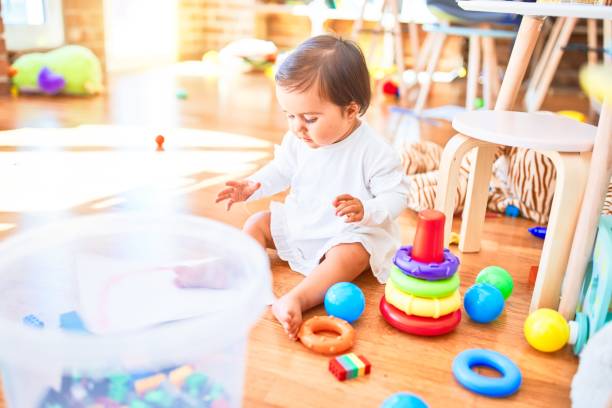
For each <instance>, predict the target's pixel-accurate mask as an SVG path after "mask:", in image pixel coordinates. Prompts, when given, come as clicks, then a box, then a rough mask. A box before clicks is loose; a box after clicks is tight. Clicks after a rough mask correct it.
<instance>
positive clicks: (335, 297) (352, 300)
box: [324, 282, 365, 323]
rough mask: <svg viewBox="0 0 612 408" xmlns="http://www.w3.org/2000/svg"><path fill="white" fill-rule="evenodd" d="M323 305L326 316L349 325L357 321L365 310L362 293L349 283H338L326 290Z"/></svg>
mask: <svg viewBox="0 0 612 408" xmlns="http://www.w3.org/2000/svg"><path fill="white" fill-rule="evenodd" d="M324 303H325V310H326V311H327V314H329V315H330V316H335V317H339V318H340V319H344V320H346V321H347V322H349V323H353V322H354V321H355V320H357V319H359V316H361V314H362V313H363V310H364V309H365V297H364V296H363V292H362V291H361V289H359V287H358V286H357V285H354V284H352V283H350V282H339V283H336V284H335V285H332V286H331V287H330V288H329V289H327V293H325V302H324Z"/></svg>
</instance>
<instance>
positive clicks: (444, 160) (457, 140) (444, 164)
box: [435, 134, 486, 247]
mask: <svg viewBox="0 0 612 408" xmlns="http://www.w3.org/2000/svg"><path fill="white" fill-rule="evenodd" d="M483 143H486V142H482V141H480V140H477V139H473V138H471V137H468V136H464V135H462V134H456V135H455V136H453V137H452V138H451V139H450V140H449V141H448V143H447V144H446V146H445V147H444V151H443V152H442V157H441V158H440V169H439V171H438V191H437V192H436V205H435V208H436V210H438V211H440V212H442V213H444V215H445V216H446V221H445V223H444V246H445V247H447V246H448V242H449V240H450V233H451V228H452V226H453V213H454V211H455V197H456V195H457V183H458V180H459V169H460V168H461V161H462V160H463V156H465V155H466V153H467V152H469V151H470V150H472V149H473V148H474V147H477V146H479V145H481V144H483Z"/></svg>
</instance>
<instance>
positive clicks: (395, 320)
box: [379, 296, 461, 336]
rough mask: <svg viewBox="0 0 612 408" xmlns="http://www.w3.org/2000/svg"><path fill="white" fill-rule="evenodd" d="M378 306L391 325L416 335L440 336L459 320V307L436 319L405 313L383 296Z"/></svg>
mask: <svg viewBox="0 0 612 408" xmlns="http://www.w3.org/2000/svg"><path fill="white" fill-rule="evenodd" d="M379 308H380V313H381V314H382V315H383V317H384V318H385V320H386V321H387V322H388V323H389V324H390V325H391V326H393V327H395V328H396V329H397V330H400V331H403V332H404V333H410V334H415V335H417V336H440V335H442V334H446V333H450V332H452V331H453V330H455V327H457V325H458V324H459V322H461V309H457V310H455V311H454V312H452V313H449V314H446V315H444V316H440V317H439V318H437V319H434V318H431V317H421V316H415V315H407V314H406V313H404V312H402V311H401V310H399V309H398V308H397V307H395V306H393V305H392V304H390V303H388V302H387V300H386V299H385V297H384V296H383V297H382V298H381V299H380V306H379Z"/></svg>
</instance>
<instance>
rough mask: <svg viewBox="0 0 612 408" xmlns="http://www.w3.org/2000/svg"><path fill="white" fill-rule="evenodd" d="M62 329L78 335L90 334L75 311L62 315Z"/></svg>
mask: <svg viewBox="0 0 612 408" xmlns="http://www.w3.org/2000/svg"><path fill="white" fill-rule="evenodd" d="M60 328H62V329H64V330H66V331H71V332H76V333H84V334H89V333H90V331H89V330H87V328H86V327H85V323H83V320H82V319H81V316H79V314H78V313H77V312H75V311H74V310H73V311H71V312H66V313H62V314H61V315H60Z"/></svg>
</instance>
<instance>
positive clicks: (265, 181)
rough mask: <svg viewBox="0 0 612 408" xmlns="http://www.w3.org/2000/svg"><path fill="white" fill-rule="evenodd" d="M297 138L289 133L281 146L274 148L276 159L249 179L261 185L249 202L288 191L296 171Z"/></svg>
mask: <svg viewBox="0 0 612 408" xmlns="http://www.w3.org/2000/svg"><path fill="white" fill-rule="evenodd" d="M295 148H296V145H295V136H294V135H293V134H292V133H291V132H287V133H286V134H285V136H284V138H283V141H282V143H281V145H280V146H275V148H274V159H273V160H272V161H271V162H270V163H268V164H266V165H265V166H264V167H262V168H261V169H259V170H258V171H257V172H255V174H253V175H251V176H250V177H248V179H249V180H251V181H254V182H256V183H260V184H261V188H259V189H258V190H257V191H255V193H254V194H253V195H251V196H250V197H249V198H248V200H247V201H251V200H257V199H259V198H262V197H267V196H271V195H273V194H276V193H279V192H281V191H283V190H285V189H287V188H288V187H289V186H290V184H291V178H292V176H293V173H294V171H295V154H296V151H295Z"/></svg>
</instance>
